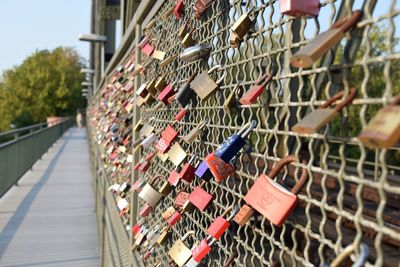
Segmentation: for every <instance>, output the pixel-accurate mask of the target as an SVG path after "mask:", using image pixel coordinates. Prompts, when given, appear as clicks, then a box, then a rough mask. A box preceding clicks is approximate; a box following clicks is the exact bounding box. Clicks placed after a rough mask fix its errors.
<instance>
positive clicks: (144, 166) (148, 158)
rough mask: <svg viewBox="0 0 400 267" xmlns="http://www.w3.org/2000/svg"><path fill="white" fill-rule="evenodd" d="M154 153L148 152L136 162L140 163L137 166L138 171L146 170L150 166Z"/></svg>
mask: <svg viewBox="0 0 400 267" xmlns="http://www.w3.org/2000/svg"><path fill="white" fill-rule="evenodd" d="M155 155H156V153H154V152H152V153H150V154H148V155H147V156H146V157H145V158H144V159H143V160H141V161H140V162H139V163H138V164H140V165H139V166H138V168H137V169H138V170H139V171H140V172H143V173H144V172H147V171H148V170H149V168H150V166H151V161H152V160H153V158H154V157H155ZM136 167H137V165H135V167H134V170H136Z"/></svg>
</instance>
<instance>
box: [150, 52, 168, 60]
mask: <svg viewBox="0 0 400 267" xmlns="http://www.w3.org/2000/svg"><path fill="white" fill-rule="evenodd" d="M166 54H167V53H165V52H163V51H160V50H154V52H153V54H152V55H151V57H152V58H154V59H157V60H160V61H163V60H164V59H165V56H166Z"/></svg>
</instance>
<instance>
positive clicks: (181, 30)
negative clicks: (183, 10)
mask: <svg viewBox="0 0 400 267" xmlns="http://www.w3.org/2000/svg"><path fill="white" fill-rule="evenodd" d="M189 32H190V26H189V21H188V22H186V23H185V24H183V25H182V26H181V27H180V28H179V30H178V36H179V38H180V39H181V40H183V38H185V36H186V34H188V33H189Z"/></svg>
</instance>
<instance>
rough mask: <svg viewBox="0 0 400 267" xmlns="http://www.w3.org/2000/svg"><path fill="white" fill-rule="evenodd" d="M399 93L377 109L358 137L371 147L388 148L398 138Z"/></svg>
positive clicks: (399, 128) (399, 125) (399, 122)
mask: <svg viewBox="0 0 400 267" xmlns="http://www.w3.org/2000/svg"><path fill="white" fill-rule="evenodd" d="M399 103H400V94H398V95H397V96H396V97H395V98H394V100H393V101H392V102H391V103H390V104H389V105H388V106H386V107H384V108H382V109H381V110H379V112H378V113H377V114H376V115H375V117H374V118H373V119H371V120H370V122H369V123H368V125H367V127H365V129H364V130H363V131H362V132H361V133H360V135H359V136H358V139H359V140H360V141H361V142H362V143H363V144H365V145H367V146H369V147H373V148H389V147H392V146H394V145H395V144H396V143H397V142H398V141H399V139H400V106H399Z"/></svg>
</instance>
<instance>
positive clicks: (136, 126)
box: [133, 120, 143, 132]
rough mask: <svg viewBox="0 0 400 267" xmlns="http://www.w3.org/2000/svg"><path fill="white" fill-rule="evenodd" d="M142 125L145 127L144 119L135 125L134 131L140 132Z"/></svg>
mask: <svg viewBox="0 0 400 267" xmlns="http://www.w3.org/2000/svg"><path fill="white" fill-rule="evenodd" d="M142 127H143V121H142V120H139V121H138V122H137V123H136V124H135V126H134V127H133V131H134V132H139V131H140V130H141V129H142Z"/></svg>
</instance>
